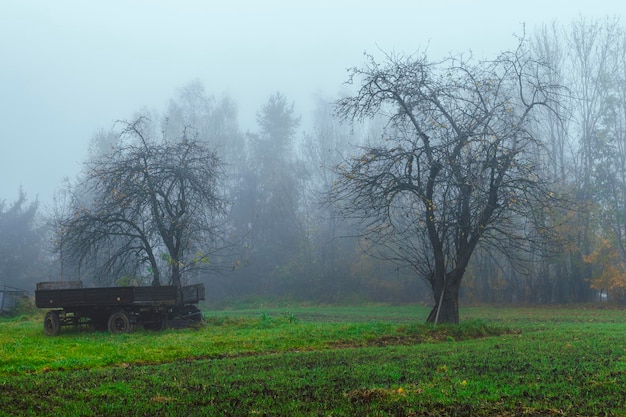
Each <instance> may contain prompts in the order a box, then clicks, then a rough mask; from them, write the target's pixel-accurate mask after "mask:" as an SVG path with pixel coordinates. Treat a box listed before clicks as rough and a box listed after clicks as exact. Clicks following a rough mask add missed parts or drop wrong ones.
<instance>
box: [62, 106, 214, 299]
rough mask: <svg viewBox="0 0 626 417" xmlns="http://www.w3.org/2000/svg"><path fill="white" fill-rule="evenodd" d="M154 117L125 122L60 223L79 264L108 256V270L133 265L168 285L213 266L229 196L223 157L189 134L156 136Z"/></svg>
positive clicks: (66, 252)
mask: <svg viewBox="0 0 626 417" xmlns="http://www.w3.org/2000/svg"><path fill="white" fill-rule="evenodd" d="M148 131H149V121H148V120H147V119H146V118H139V119H137V120H135V121H133V122H124V123H123V130H122V132H121V137H120V141H119V144H118V145H117V146H116V147H114V148H113V149H112V151H111V152H110V153H107V154H104V155H99V156H97V157H96V158H95V159H92V160H91V161H89V162H88V163H87V173H86V177H85V179H84V181H83V182H82V183H81V184H80V187H79V188H78V189H79V190H81V192H83V193H86V195H88V196H91V197H90V198H88V199H87V200H86V201H84V200H83V199H81V198H79V196H76V198H74V199H73V202H72V209H71V210H70V211H69V213H68V215H66V216H64V217H61V218H60V219H58V221H57V235H58V250H59V251H62V253H63V256H64V257H65V259H68V258H70V259H73V260H74V261H76V263H77V264H78V265H81V264H89V263H90V262H92V260H93V257H94V256H98V257H99V258H104V262H102V263H101V264H100V273H101V274H102V275H107V274H108V275H114V274H115V273H116V272H118V271H122V270H125V271H128V270H133V271H135V272H136V273H138V274H140V273H142V272H143V273H146V272H147V273H149V274H150V275H151V276H152V285H161V281H162V278H161V277H162V275H163V274H162V272H161V270H162V269H163V268H164V266H166V267H167V268H168V269H169V278H168V281H169V283H170V284H171V285H175V286H177V287H181V286H182V285H183V278H182V277H183V273H184V272H185V271H186V270H188V269H192V268H200V267H206V266H207V265H209V260H210V257H211V255H212V254H213V253H214V252H215V251H217V250H219V249H220V247H221V246H222V244H223V239H222V237H221V236H222V233H221V232H222V227H221V226H222V223H223V222H224V218H225V217H224V214H225V209H226V202H225V200H224V199H223V198H222V197H221V196H220V191H219V190H220V188H219V182H220V179H221V163H220V160H219V158H218V157H217V155H216V154H215V152H213V151H211V150H209V149H208V148H207V147H206V146H205V145H204V144H203V143H202V142H198V141H197V140H195V139H194V138H193V137H188V135H187V134H186V132H183V133H182V137H181V138H180V139H179V140H176V141H168V140H166V139H163V140H159V141H157V140H154V139H152V138H151V137H150V135H149V133H147V132H148Z"/></svg>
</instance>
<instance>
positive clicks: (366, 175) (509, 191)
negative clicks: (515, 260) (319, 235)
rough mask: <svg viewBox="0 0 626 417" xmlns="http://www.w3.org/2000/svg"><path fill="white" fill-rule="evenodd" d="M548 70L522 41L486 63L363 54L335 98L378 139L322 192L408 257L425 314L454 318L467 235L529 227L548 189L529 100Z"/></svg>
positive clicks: (534, 229)
mask: <svg viewBox="0 0 626 417" xmlns="http://www.w3.org/2000/svg"><path fill="white" fill-rule="evenodd" d="M548 70H549V69H548V68H547V67H545V66H543V65H542V64H541V63H539V62H536V61H534V60H532V59H531V58H530V57H529V56H528V54H526V53H525V52H524V51H523V49H522V48H521V47H520V48H519V49H517V50H515V51H513V52H506V53H503V54H501V55H500V56H499V57H498V58H497V59H495V60H493V61H480V62H474V61H473V60H472V59H471V58H470V59H465V58H464V57H463V56H459V57H450V58H448V59H445V60H443V61H440V62H430V61H429V60H428V59H427V57H426V56H425V55H418V56H409V57H405V56H395V55H389V56H387V58H386V61H385V62H384V63H382V64H380V63H378V62H376V61H375V60H374V59H373V58H372V57H369V59H368V61H367V63H366V65H365V66H364V67H363V68H355V69H353V70H352V71H351V78H350V81H351V82H358V81H360V87H359V89H358V91H357V93H356V94H355V95H353V96H349V97H346V98H344V99H341V100H340V101H339V102H338V103H337V112H338V114H339V115H340V116H342V117H343V118H344V119H348V120H352V121H353V120H362V119H367V118H372V117H374V116H376V117H381V116H382V117H383V118H385V120H387V122H388V123H387V127H386V129H385V133H384V137H383V138H382V140H380V141H379V142H378V143H372V144H369V145H367V146H363V147H362V148H361V152H360V153H358V154H357V155H356V156H353V157H351V158H349V159H347V160H346V161H344V163H342V164H341V165H339V166H338V168H337V170H338V171H339V174H340V176H339V178H338V180H337V182H336V184H335V187H334V189H333V191H332V192H331V193H330V197H331V199H332V201H333V202H335V203H336V204H338V205H340V207H341V210H342V215H343V216H345V217H352V218H357V219H360V220H362V221H363V223H364V227H365V231H364V234H365V236H366V237H367V238H368V239H370V240H371V241H372V242H374V245H372V247H373V248H384V251H379V254H381V255H382V256H383V257H385V258H387V259H392V260H394V261H396V262H399V263H402V264H404V265H407V266H410V267H411V268H412V269H413V270H414V271H415V272H416V273H417V274H418V275H419V276H420V277H421V278H423V279H425V280H426V281H427V282H428V284H429V285H430V287H431V288H432V291H433V297H434V300H435V307H434V308H433V310H432V312H431V314H430V316H429V318H428V320H429V321H433V322H436V321H441V322H453V323H456V322H458V320H459V316H458V294H459V288H460V285H461V282H462V279H463V275H464V273H465V270H466V268H467V266H468V263H469V261H470V258H471V256H472V254H473V252H474V250H475V249H476V247H477V245H478V243H479V242H484V243H485V244H488V243H491V244H492V245H494V246H496V247H498V248H500V249H504V248H505V247H508V248H510V247H518V248H519V247H520V245H522V244H523V243H524V242H527V239H528V238H529V236H531V235H533V234H534V235H537V234H540V233H541V232H542V231H543V230H545V227H546V225H545V224H538V222H537V221H538V220H540V216H538V215H537V214H538V212H537V211H539V212H541V207H542V206H546V205H547V204H549V203H550V200H551V199H553V198H554V194H553V193H552V191H551V189H550V187H549V183H548V182H547V181H546V179H545V178H543V177H542V172H541V170H540V169H539V168H538V162H539V160H540V157H541V149H542V145H541V141H540V140H539V139H538V138H537V137H536V135H535V134H534V132H533V115H534V114H535V113H536V110H537V108H538V107H549V106H552V105H554V103H555V101H554V98H555V96H554V95H555V94H556V92H557V88H556V86H552V85H548V84H546V83H545V82H544V79H543V75H544V74H546V73H547V71H548Z"/></svg>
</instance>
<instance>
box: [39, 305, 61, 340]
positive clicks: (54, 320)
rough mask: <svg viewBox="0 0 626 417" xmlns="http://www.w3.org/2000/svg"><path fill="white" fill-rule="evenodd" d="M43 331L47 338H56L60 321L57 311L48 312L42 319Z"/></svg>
mask: <svg viewBox="0 0 626 417" xmlns="http://www.w3.org/2000/svg"><path fill="white" fill-rule="evenodd" d="M43 331H44V332H46V334H47V335H48V336H56V335H58V334H59V332H60V331H61V320H59V313H58V312H57V311H48V312H47V313H46V316H45V317H44V319H43Z"/></svg>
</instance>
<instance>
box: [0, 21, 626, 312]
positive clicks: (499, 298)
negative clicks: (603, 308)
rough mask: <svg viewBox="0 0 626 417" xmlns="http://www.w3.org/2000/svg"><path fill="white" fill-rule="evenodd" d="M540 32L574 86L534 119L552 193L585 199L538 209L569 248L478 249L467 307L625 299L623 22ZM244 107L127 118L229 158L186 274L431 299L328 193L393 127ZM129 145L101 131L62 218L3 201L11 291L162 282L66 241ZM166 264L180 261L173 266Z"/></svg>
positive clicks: (243, 289)
mask: <svg viewBox="0 0 626 417" xmlns="http://www.w3.org/2000/svg"><path fill="white" fill-rule="evenodd" d="M526 38H527V42H526V43H525V44H524V47H525V48H527V49H528V50H527V53H529V54H530V55H532V56H533V57H534V58H535V59H536V60H538V61H542V62H545V63H547V64H548V65H549V66H550V67H551V68H552V69H553V72H552V73H551V74H552V75H551V76H552V77H554V79H550V80H545V82H547V83H551V84H554V85H562V86H564V87H565V89H564V90H563V93H562V94H561V96H560V98H559V111H558V114H555V113H553V112H545V113H542V117H537V118H535V119H534V126H533V130H534V131H535V136H536V137H538V138H540V139H541V141H542V146H543V149H544V150H545V151H544V152H538V153H537V159H536V160H535V161H534V163H535V166H536V169H537V170H538V171H541V172H542V173H544V174H547V175H549V176H550V177H551V178H553V179H555V180H556V181H557V182H558V184H559V189H555V190H554V192H555V193H558V194H559V195H562V196H567V198H568V200H570V201H571V202H572V203H573V204H572V205H571V206H569V208H568V209H567V210H560V211H555V212H550V213H544V212H541V213H540V212H538V213H536V214H537V215H538V216H539V215H542V216H549V217H551V219H552V222H553V224H556V225H558V234H559V235H560V237H561V239H560V240H559V242H560V243H559V245H558V247H555V246H554V245H552V246H550V247H546V246H545V245H539V244H537V245H533V244H529V245H528V246H527V247H526V250H525V251H523V252H521V253H517V254H516V256H515V259H512V258H511V257H509V256H506V254H504V253H503V252H501V251H493V250H492V248H491V247H489V246H483V247H481V246H479V247H478V248H477V250H476V252H475V253H474V256H473V258H472V260H471V262H470V264H469V267H468V269H467V270H466V273H465V278H464V283H463V286H462V287H461V294H460V298H461V301H463V302H466V303H540V304H553V303H580V302H590V301H595V300H604V301H607V300H608V301H612V302H619V303H626V263H625V262H626V224H625V223H626V30H625V29H624V27H623V25H622V24H621V22H620V21H619V20H618V19H605V20H600V21H591V20H586V19H582V18H581V19H579V20H576V21H575V22H573V23H571V24H568V25H557V24H554V25H551V26H544V27H542V28H541V29H540V30H538V31H537V32H535V33H532V34H527V35H526ZM515 43H516V41H515V40H514V39H512V44H513V45H515ZM358 64H359V63H355V65H358ZM329 65H332V64H329ZM237 109H238V103H236V102H235V101H234V100H233V99H232V98H230V97H229V96H228V95H220V93H219V92H218V93H212V92H208V91H206V90H205V88H204V86H203V84H202V83H201V82H199V81H191V82H189V83H188V84H186V85H184V86H183V87H181V88H180V89H179V90H178V92H177V94H176V95H175V96H174V97H173V98H172V99H171V100H170V102H169V104H168V105H167V106H166V108H165V109H163V110H161V111H145V110H142V111H138V112H137V114H135V115H131V116H128V120H138V119H139V118H142V120H145V121H146V125H145V129H146V130H145V132H147V133H148V134H149V135H151V136H153V137H161V136H162V137H163V138H176V137H178V136H180V133H181V132H186V133H185V134H189V135H191V136H193V138H194V139H195V140H197V141H200V142H202V143H205V144H206V145H207V146H208V147H209V148H211V149H214V150H215V153H216V155H217V156H218V157H219V159H220V160H221V164H222V165H221V168H222V171H223V172H222V173H221V176H222V178H223V180H222V182H221V183H220V189H219V193H220V195H221V196H222V197H223V199H224V201H225V202H227V204H226V205H227V206H228V207H227V209H225V211H224V213H226V214H222V212H220V214H219V217H220V218H219V221H218V222H217V224H216V225H214V226H211V227H215V228H219V231H220V233H219V238H218V237H217V235H218V234H211V235H210V236H211V237H210V238H211V239H219V240H220V242H222V243H224V244H222V245H221V250H219V251H215V252H213V253H211V254H206V253H202V254H199V255H198V257H197V258H198V262H197V263H198V264H199V265H200V264H201V266H203V267H202V268H197V269H190V270H189V271H188V272H185V273H184V274H183V276H182V279H183V280H184V281H185V283H194V282H203V283H204V284H205V285H206V288H207V298H208V299H209V301H211V302H213V303H228V302H232V301H235V300H236V301H242V300H289V301H298V302H316V303H353V302H394V303H404V302H418V301H431V293H430V290H429V288H428V287H427V286H426V285H425V284H424V283H423V282H422V280H421V279H420V278H419V277H416V276H415V273H414V272H413V271H411V270H409V269H406V268H404V267H403V266H402V265H400V264H396V263H394V262H389V261H385V260H384V259H381V258H385V254H384V253H382V254H381V253H380V252H377V254H378V256H373V253H374V252H376V251H373V250H372V249H373V248H372V247H371V245H372V244H373V243H372V242H371V241H370V240H367V239H365V238H363V230H361V229H360V227H361V225H359V224H358V223H355V222H351V221H348V220H346V219H343V218H341V217H340V216H337V212H338V207H337V205H336V204H328V202H327V201H325V199H324V196H326V195H327V193H328V192H330V191H331V190H332V189H333V186H334V184H335V183H336V181H337V175H339V174H338V173H337V170H336V169H335V168H336V167H339V166H341V164H342V163H343V162H344V161H345V160H346V159H347V158H349V157H350V156H353V155H354V154H355V153H358V149H359V146H371V145H375V144H376V143H379V142H381V141H383V140H384V138H385V134H386V129H387V125H386V124H385V123H384V121H383V120H379V119H377V118H373V119H371V120H367V121H364V122H362V123H358V124H346V123H341V122H340V120H339V119H338V118H337V117H336V115H335V110H336V109H335V105H334V100H322V99H320V100H319V101H318V103H317V106H316V109H315V111H314V112H313V114H306V115H302V114H300V112H299V111H298V103H295V102H293V101H291V100H290V98H289V97H286V96H285V95H283V94H282V93H281V92H276V93H275V94H272V95H271V96H270V97H268V99H267V102H266V103H265V104H263V105H262V106H261V108H259V109H258V111H257V113H256V128H255V129H252V130H248V131H242V129H241V128H240V126H239V122H238V120H239V116H240V115H239V114H238V110H237ZM120 117H121V118H124V117H125V115H120ZM304 121H306V123H304ZM302 125H305V126H306V128H305V129H304V133H299V132H302V130H301V129H300V128H301V127H302ZM122 136H123V135H122V132H121V131H120V124H116V125H113V126H111V128H110V129H108V130H101V131H97V132H95V133H94V135H93V137H92V139H91V146H90V150H89V154H88V155H86V156H85V163H86V164H85V171H84V172H83V173H82V174H81V175H80V176H79V177H78V178H75V179H72V180H71V181H68V182H67V184H64V185H63V186H62V187H60V189H59V191H58V193H57V198H56V201H55V206H54V210H53V211H52V212H43V211H42V210H40V208H39V203H38V202H37V201H36V200H35V201H33V200H32V199H30V198H29V197H28V194H27V193H28V190H21V191H20V194H19V198H18V199H17V200H16V201H5V200H0V283H3V284H6V285H10V286H13V287H18V288H24V289H27V290H30V291H32V290H33V289H34V284H35V283H36V282H38V281H45V280H59V279H62V280H73V279H81V280H83V281H84V282H86V283H87V284H88V285H127V284H140V285H149V284H150V282H151V281H152V279H153V278H152V276H151V271H149V270H146V269H144V270H142V269H133V268H130V267H128V265H125V266H122V267H121V268H120V269H118V270H117V271H118V273H116V274H114V275H112V274H103V273H101V271H102V268H101V267H102V265H103V263H104V262H106V253H105V252H106V250H110V251H114V250H115V248H116V246H115V245H116V243H115V242H110V245H111V246H110V247H109V248H103V249H102V250H101V251H99V253H98V254H97V256H96V254H94V257H93V259H92V262H91V263H89V264H87V265H85V264H84V263H83V264H81V263H80V262H78V261H77V260H76V259H74V258H73V257H72V256H70V255H68V254H67V253H66V254H64V253H63V251H62V250H59V246H58V243H59V241H58V236H59V229H58V226H59V223H58V220H59V219H60V218H63V217H64V216H65V215H66V214H67V213H68V212H71V210H72V209H73V207H75V204H76V202H77V201H89V200H90V199H93V198H94V197H95V196H94V195H92V194H90V193H91V192H92V191H93V190H89V189H87V188H84V184H85V183H84V180H85V178H86V177H88V176H89V175H90V172H89V171H88V168H89V166H90V164H91V163H93V162H94V161H98V160H99V158H102V157H103V156H106V155H109V154H111V153H112V152H113V149H115V147H116V146H118V145H119V143H120V140H121V138H122ZM538 210H539V209H538ZM211 230H213V229H211ZM207 236H209V235H207ZM225 242H227V244H226V243H225ZM105 249H106V250H105ZM157 261H158V262H161V263H163V264H166V265H167V263H168V262H171V259H168V257H167V256H162V257H161V258H160V259H157ZM124 267H128V268H127V269H126V270H124Z"/></svg>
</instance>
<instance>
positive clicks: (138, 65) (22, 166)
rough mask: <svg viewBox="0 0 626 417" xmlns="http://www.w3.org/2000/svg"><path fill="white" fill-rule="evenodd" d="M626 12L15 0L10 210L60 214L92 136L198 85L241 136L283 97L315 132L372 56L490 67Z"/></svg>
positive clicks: (540, 4) (601, 2)
mask: <svg viewBox="0 0 626 417" xmlns="http://www.w3.org/2000/svg"><path fill="white" fill-rule="evenodd" d="M624 12H626V6H625V5H624V2H623V0H613V1H609V0H594V1H588V0H567V1H552V0H549V1H546V0H542V1H538V0H527V1H524V2H505V1H502V0H482V1H479V0H430V1H423V0H412V1H411V0H404V1H401V0H386V1H370V0H360V1H359V0H349V1H341V0H334V1H332V0H314V1H309V0H306V1H294V0H264V1H256V0H219V1H217V0H214V1H211V0H206V1H201V0H197V1H192V0H175V1H174V0H171V1H170V0H132V1H122V0H108V1H89V2H85V1H80V0H55V1H47V0H38V1H36V0H19V1H18V0H15V1H9V0H7V1H2V2H1V3H0V59H1V61H0V145H1V151H0V200H7V202H12V201H13V200H15V198H16V196H17V191H18V188H19V187H20V186H22V187H23V189H24V191H25V192H26V193H27V194H28V196H29V197H30V199H31V200H32V199H34V198H35V197H37V196H38V197H39V200H40V201H41V202H42V204H43V206H44V209H45V208H46V207H51V199H52V196H53V193H54V192H55V190H57V189H58V188H59V187H60V186H61V185H62V181H63V178H64V177H68V178H69V179H70V180H72V179H74V178H75V176H76V174H77V173H78V171H79V170H80V164H81V163H82V161H83V160H84V158H85V156H86V152H87V145H88V143H89V140H90V139H91V137H92V135H93V134H94V132H96V131H97V130H99V129H109V128H110V127H111V126H112V124H113V122H114V121H115V120H119V119H130V118H132V116H133V113H135V112H137V111H139V110H141V109H142V108H148V109H153V110H156V111H163V110H164V109H165V106H166V105H167V102H168V100H169V99H170V98H173V97H174V96H175V94H176V90H177V89H178V88H180V87H182V86H184V85H185V84H187V83H189V82H190V81H193V80H196V79H198V80H200V81H201V82H202V83H203V85H204V87H205V88H206V91H207V93H209V94H213V95H216V96H218V97H219V96H221V95H222V94H223V93H225V94H228V95H229V96H231V97H232V98H233V99H234V100H235V101H236V103H237V105H238V109H239V119H240V125H241V128H242V130H244V131H245V130H253V129H254V128H255V126H254V124H253V123H254V120H255V113H256V111H257V110H258V109H259V107H260V106H261V105H262V104H264V103H265V102H266V101H267V99H268V98H269V96H270V95H271V94H272V93H274V92H276V91H280V92H281V93H283V94H284V95H285V96H286V97H287V99H288V100H289V101H294V102H295V109H296V112H297V113H299V114H301V115H302V120H303V125H304V126H306V124H307V119H308V118H309V113H310V111H311V107H312V105H313V102H314V98H315V97H316V96H321V97H324V98H331V99H332V98H335V97H336V96H337V94H338V93H339V92H340V91H341V89H342V84H343V83H344V82H345V81H346V68H348V67H351V66H359V65H361V64H362V63H363V61H364V60H363V52H364V51H367V52H369V53H373V54H374V55H380V51H381V50H382V51H386V52H391V51H396V52H405V53H412V52H415V51H417V50H418V49H424V48H426V47H427V50H428V54H429V56H432V57H434V58H436V57H441V56H444V55H446V54H448V53H450V52H462V51H467V50H470V49H471V50H472V51H473V52H474V54H475V55H477V56H479V57H491V56H493V55H494V54H495V53H497V52H499V51H501V50H505V49H509V48H513V47H515V41H514V38H513V34H520V33H521V32H522V24H524V23H525V24H526V28H527V32H532V31H533V30H534V29H535V28H537V27H538V25H540V24H550V23H551V22H553V21H554V20H556V21H558V22H559V23H561V24H569V23H570V22H571V21H572V20H573V19H574V18H576V17H578V16H580V15H585V16H588V17H590V18H603V17H607V16H609V17H613V16H618V17H620V19H621V21H622V24H623V25H624V24H626V21H625V17H624V15H625V13H624Z"/></svg>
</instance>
